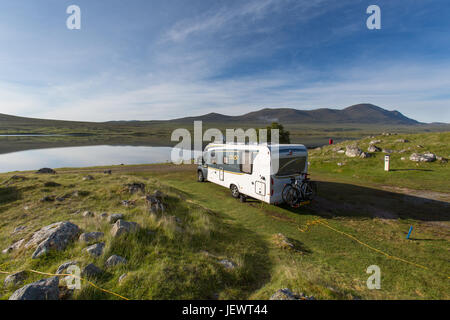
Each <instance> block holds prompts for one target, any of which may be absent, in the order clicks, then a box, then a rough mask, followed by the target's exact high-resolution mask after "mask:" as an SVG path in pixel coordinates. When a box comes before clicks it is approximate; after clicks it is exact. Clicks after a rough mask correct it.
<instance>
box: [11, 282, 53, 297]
mask: <svg viewBox="0 0 450 320" xmlns="http://www.w3.org/2000/svg"><path fill="white" fill-rule="evenodd" d="M58 284H59V278H58V277H52V278H48V279H42V280H39V281H36V282H33V283H30V284H27V285H26V286H24V287H22V288H20V289H18V290H16V291H15V292H14V293H13V294H12V295H11V297H9V300H58V299H59V288H58Z"/></svg>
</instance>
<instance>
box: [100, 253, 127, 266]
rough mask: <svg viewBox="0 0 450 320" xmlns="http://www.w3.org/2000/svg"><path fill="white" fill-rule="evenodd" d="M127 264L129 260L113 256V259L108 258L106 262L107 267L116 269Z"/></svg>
mask: <svg viewBox="0 0 450 320" xmlns="http://www.w3.org/2000/svg"><path fill="white" fill-rule="evenodd" d="M126 263H127V259H125V258H122V257H121V256H118V255H112V256H111V257H109V258H108V260H106V262H105V266H106V267H114V266H117V265H119V264H126Z"/></svg>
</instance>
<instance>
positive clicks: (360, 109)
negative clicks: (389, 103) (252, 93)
mask: <svg viewBox="0 0 450 320" xmlns="http://www.w3.org/2000/svg"><path fill="white" fill-rule="evenodd" d="M194 120H202V121H205V122H217V123H226V122H231V121H232V122H238V123H269V122H280V123H283V124H293V123H317V124H319V123H323V124H326V123H328V124H332V123H335V124H337V123H340V124H343V123H345V124H366V123H370V124H383V125H395V124H401V125H416V124H420V122H418V121H416V120H414V119H410V118H408V117H406V116H404V115H403V114H402V113H400V112H399V111H388V110H385V109H383V108H380V107H377V106H375V105H373V104H357V105H353V106H350V107H347V108H345V109H342V110H338V109H327V108H322V109H315V110H297V109H290V108H277V109H269V108H266V109H262V110H259V111H255V112H250V113H246V114H244V115H241V116H227V115H223V114H219V113H209V114H206V115H203V116H198V117H187V118H180V119H174V120H170V121H172V122H192V121H194Z"/></svg>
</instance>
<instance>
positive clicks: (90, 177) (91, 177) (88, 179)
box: [83, 175, 94, 181]
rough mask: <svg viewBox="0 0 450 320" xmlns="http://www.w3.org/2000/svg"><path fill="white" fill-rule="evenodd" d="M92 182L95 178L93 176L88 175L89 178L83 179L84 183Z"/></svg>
mask: <svg viewBox="0 0 450 320" xmlns="http://www.w3.org/2000/svg"><path fill="white" fill-rule="evenodd" d="M91 180H94V177H93V176H91V175H87V176H85V177H83V181H91Z"/></svg>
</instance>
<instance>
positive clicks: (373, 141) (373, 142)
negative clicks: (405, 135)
mask: <svg viewBox="0 0 450 320" xmlns="http://www.w3.org/2000/svg"><path fill="white" fill-rule="evenodd" d="M380 142H381V140H372V141H370V142H369V144H375V143H380Z"/></svg>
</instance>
